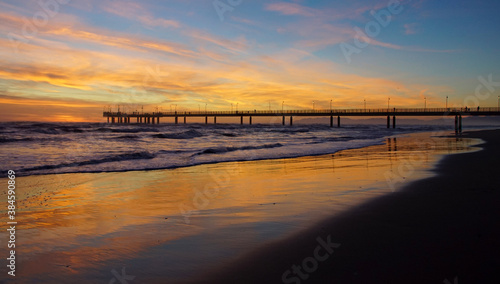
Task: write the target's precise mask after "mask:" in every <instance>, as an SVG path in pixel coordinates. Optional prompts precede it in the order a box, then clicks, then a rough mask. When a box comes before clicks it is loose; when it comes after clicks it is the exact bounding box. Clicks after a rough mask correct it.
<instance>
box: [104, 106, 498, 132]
mask: <svg viewBox="0 0 500 284" xmlns="http://www.w3.org/2000/svg"><path fill="white" fill-rule="evenodd" d="M497 115H500V108H498V107H485V108H477V109H476V108H467V109H466V108H412V109H410V108H392V109H387V108H385V109H330V110H286V111H283V110H281V111H280V110H243V111H170V112H150V113H144V112H132V113H125V112H110V111H108V112H103V117H106V118H107V121H108V123H125V124H128V123H142V124H159V123H160V121H161V120H160V119H163V118H168V117H170V118H174V123H175V124H178V123H179V119H182V121H183V123H187V118H190V117H200V118H205V124H208V123H210V122H211V121H213V123H214V124H216V123H217V117H235V118H238V117H239V118H240V123H241V124H244V123H245V118H246V120H247V121H248V124H250V125H251V124H252V117H281V118H282V124H283V125H285V124H286V118H287V117H288V118H289V119H288V123H289V124H290V125H293V118H294V117H330V127H334V121H335V118H336V120H337V123H336V125H337V127H340V126H341V117H350V116H373V117H376V116H380V117H387V128H390V127H391V125H392V127H393V128H396V122H397V121H396V117H397V116H399V117H401V116H403V117H404V116H417V117H418V116H435V117H438V116H442V117H453V116H455V130H457V131H461V130H462V116H497ZM391 121H392V124H391Z"/></svg>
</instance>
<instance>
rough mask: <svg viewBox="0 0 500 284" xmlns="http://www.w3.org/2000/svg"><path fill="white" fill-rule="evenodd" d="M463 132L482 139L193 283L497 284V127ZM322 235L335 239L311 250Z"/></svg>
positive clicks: (499, 256) (499, 176) (499, 179)
mask: <svg viewBox="0 0 500 284" xmlns="http://www.w3.org/2000/svg"><path fill="white" fill-rule="evenodd" d="M464 137H471V138H481V139H483V140H484V141H486V143H485V144H482V145H481V147H483V148H484V150H482V151H478V152H473V153H465V154H456V155H450V156H447V157H445V158H444V159H443V160H442V161H440V162H439V164H438V166H437V167H436V170H435V171H436V173H437V175H436V176H435V177H431V178H427V179H423V180H420V181H417V182H414V183H411V184H409V185H408V186H405V187H404V188H403V189H402V190H399V191H397V192H395V193H392V194H388V195H386V196H383V197H380V198H377V199H375V200H373V201H370V202H368V203H365V204H363V205H361V206H358V207H356V208H353V209H352V210H349V211H347V212H345V213H343V214H341V215H339V216H336V217H335V218H332V219H330V220H326V221H323V222H321V223H320V224H317V225H315V226H314V227H313V228H310V229H308V230H306V231H304V232H302V233H300V234H298V235H295V236H294V237H291V238H289V239H287V240H284V241H283V240H281V241H279V242H275V243H271V244H269V245H266V246H265V247H263V248H261V249H260V250H259V251H256V252H254V253H252V254H250V255H247V256H246V257H244V258H243V259H241V260H240V261H238V262H236V263H234V264H232V265H230V266H228V267H225V268H224V269H222V270H221V271H216V272H214V273H210V275H208V276H207V275H205V276H203V278H204V279H200V280H198V281H197V282H198V283H500V269H499V268H500V222H499V220H500V206H499V202H500V187H499V186H500V174H499V173H500V165H499V163H500V131H497V130H491V131H478V132H469V133H465V134H464ZM328 236H330V241H331V243H335V244H340V246H339V247H337V248H335V247H334V246H332V247H330V248H329V250H333V253H331V254H325V253H326V252H327V250H326V249H324V248H322V247H320V248H319V249H316V248H317V247H318V246H320V241H318V238H320V239H322V240H323V241H324V242H328ZM335 246H336V245H335ZM325 258H326V260H323V259H325ZM293 265H295V266H296V267H295V269H296V270H295V272H294V271H293V269H292V266H293ZM299 266H300V268H299ZM304 266H306V267H304ZM287 270H290V272H289V273H288V274H287V273H286V271H287ZM283 276H285V277H283Z"/></svg>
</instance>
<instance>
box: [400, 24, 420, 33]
mask: <svg viewBox="0 0 500 284" xmlns="http://www.w3.org/2000/svg"><path fill="white" fill-rule="evenodd" d="M403 27H404V28H405V35H413V34H416V33H417V31H418V24H417V23H411V24H404V26H403Z"/></svg>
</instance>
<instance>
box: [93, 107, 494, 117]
mask: <svg viewBox="0 0 500 284" xmlns="http://www.w3.org/2000/svg"><path fill="white" fill-rule="evenodd" d="M499 113H500V108H498V107H484V108H483V107H479V108H377V109H315V110H233V111H187V110H185V111H168V112H149V113H143V112H131V113H127V112H103V116H104V117H113V116H115V117H120V116H131V117H138V116H155V117H156V116H159V117H163V116H166V117H168V116H170V117H173V116H251V115H254V116H266V115H269V116H289V115H299V116H307V115H312V116H321V115H325V116H328V115H374V116H376V115H389V114H390V115H398V114H399V115H402V114H404V115H412V114H414V115H426V114H427V115H430V116H432V115H434V116H435V115H446V114H450V115H454V114H461V115H488V114H491V115H499Z"/></svg>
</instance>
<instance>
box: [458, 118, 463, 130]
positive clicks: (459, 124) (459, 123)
mask: <svg viewBox="0 0 500 284" xmlns="http://www.w3.org/2000/svg"><path fill="white" fill-rule="evenodd" d="M458 132H460V133H462V115H459V116H458Z"/></svg>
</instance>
